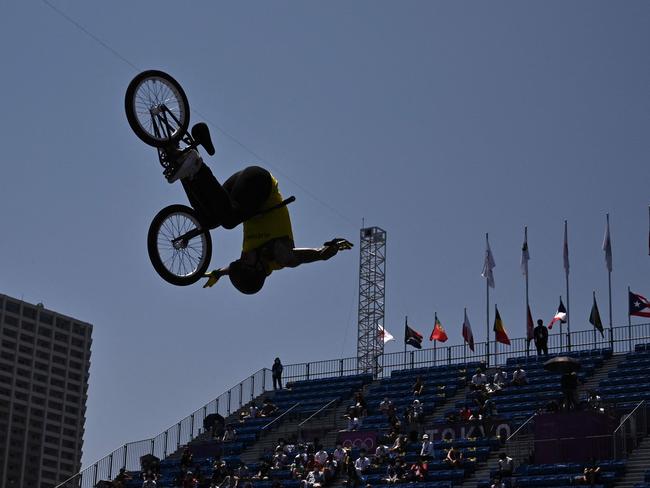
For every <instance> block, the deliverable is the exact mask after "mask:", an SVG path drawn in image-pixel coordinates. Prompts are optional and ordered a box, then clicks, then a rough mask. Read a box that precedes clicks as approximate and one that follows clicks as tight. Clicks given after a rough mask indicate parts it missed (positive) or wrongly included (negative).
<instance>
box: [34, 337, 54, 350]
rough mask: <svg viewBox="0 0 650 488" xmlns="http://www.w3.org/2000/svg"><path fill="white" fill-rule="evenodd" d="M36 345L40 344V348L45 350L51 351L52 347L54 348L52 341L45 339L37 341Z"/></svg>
mask: <svg viewBox="0 0 650 488" xmlns="http://www.w3.org/2000/svg"><path fill="white" fill-rule="evenodd" d="M36 344H38V345H39V346H40V347H43V348H45V349H49V348H50V347H52V343H51V342H50V341H44V340H43V339H39V340H37V341H36Z"/></svg>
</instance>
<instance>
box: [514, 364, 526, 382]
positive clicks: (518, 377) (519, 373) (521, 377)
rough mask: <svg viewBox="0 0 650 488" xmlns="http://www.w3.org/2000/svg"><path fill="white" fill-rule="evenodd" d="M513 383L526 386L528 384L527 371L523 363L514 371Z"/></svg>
mask: <svg viewBox="0 0 650 488" xmlns="http://www.w3.org/2000/svg"><path fill="white" fill-rule="evenodd" d="M511 384H512V385H514V386H524V385H527V384H528V380H527V379H526V372H525V371H524V370H523V369H522V368H521V365H519V364H518V365H517V368H516V369H515V371H514V372H513V373H512V383H511Z"/></svg>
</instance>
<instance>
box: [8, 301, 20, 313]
mask: <svg viewBox="0 0 650 488" xmlns="http://www.w3.org/2000/svg"><path fill="white" fill-rule="evenodd" d="M5 310H6V311H7V312H11V313H16V314H19V313H20V303H17V302H12V301H11V300H7V301H6V302H5Z"/></svg>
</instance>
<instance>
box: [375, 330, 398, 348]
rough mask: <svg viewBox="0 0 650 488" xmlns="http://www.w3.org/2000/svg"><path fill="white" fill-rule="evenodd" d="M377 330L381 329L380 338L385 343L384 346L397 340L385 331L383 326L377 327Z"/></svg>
mask: <svg viewBox="0 0 650 488" xmlns="http://www.w3.org/2000/svg"><path fill="white" fill-rule="evenodd" d="M377 328H378V329H379V332H378V335H379V338H380V339H381V340H383V341H384V344H386V343H387V342H388V341H394V340H395V338H394V337H393V336H392V335H391V333H390V332H388V331H387V330H386V329H384V328H383V327H382V326H381V325H377Z"/></svg>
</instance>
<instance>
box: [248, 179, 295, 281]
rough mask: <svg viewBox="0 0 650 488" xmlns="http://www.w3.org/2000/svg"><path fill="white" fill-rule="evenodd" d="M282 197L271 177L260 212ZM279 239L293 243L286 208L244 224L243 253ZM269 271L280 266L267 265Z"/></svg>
mask: <svg viewBox="0 0 650 488" xmlns="http://www.w3.org/2000/svg"><path fill="white" fill-rule="evenodd" d="M282 200H283V198H282V195H281V194H280V191H279V190H278V180H276V179H275V177H274V176H273V175H271V193H270V194H269V197H268V198H267V199H266V201H265V202H264V203H263V204H262V206H261V207H260V211H263V210H266V209H268V208H271V207H273V206H275V205H279V204H280V203H282ZM281 237H288V238H289V239H291V241H293V231H292V230H291V218H290V217H289V209H288V208H287V206H286V205H285V206H283V207H280V208H276V209H275V210H271V211H270V212H267V213H264V214H262V215H258V216H257V217H253V218H252V219H248V220H247V221H245V222H244V242H243V244H242V251H243V252H250V251H253V250H255V249H259V248H260V247H262V246H264V245H265V244H266V243H268V242H269V241H272V240H273V239H278V238H281ZM269 267H270V269H269V270H268V273H269V274H270V273H271V271H273V270H277V269H281V268H282V266H280V265H279V264H277V263H275V262H271V263H269Z"/></svg>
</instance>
